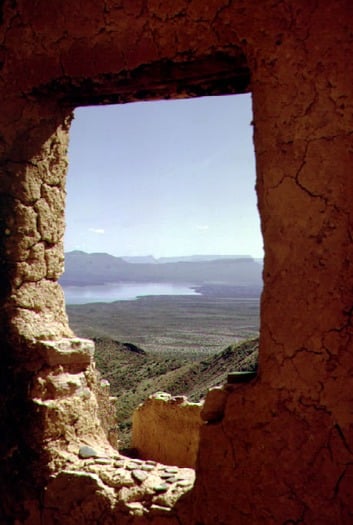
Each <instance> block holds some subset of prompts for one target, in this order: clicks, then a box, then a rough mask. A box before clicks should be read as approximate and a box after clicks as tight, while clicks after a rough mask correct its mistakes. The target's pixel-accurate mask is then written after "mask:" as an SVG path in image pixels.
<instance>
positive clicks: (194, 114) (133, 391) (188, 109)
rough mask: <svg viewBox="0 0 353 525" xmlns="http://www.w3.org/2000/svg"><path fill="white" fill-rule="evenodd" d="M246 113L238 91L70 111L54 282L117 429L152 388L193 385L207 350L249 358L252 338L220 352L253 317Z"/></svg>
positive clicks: (209, 354) (252, 203) (254, 248)
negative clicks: (106, 384) (62, 258)
mask: <svg viewBox="0 0 353 525" xmlns="http://www.w3.org/2000/svg"><path fill="white" fill-rule="evenodd" d="M251 120H252V113H251V97H250V95H233V96H230V95H228V96H224V97H203V98H200V99H188V100H175V101H160V102H142V103H131V104H126V105H119V106H118V105H115V106H102V107H90V108H79V109H77V110H76V111H75V119H74V121H73V124H72V129H71V135H70V150H69V173H68V186H67V188H68V198H67V208H66V216H67V230H66V238H65V252H66V263H65V267H66V271H65V274H64V276H63V277H62V279H61V283H62V285H63V288H64V291H65V297H66V302H67V310H68V314H69V318H70V324H71V326H72V328H73V329H74V330H75V332H76V333H77V335H79V336H82V337H90V338H93V339H94V340H95V342H96V361H97V366H98V368H99V369H100V370H101V372H102V373H103V376H104V377H105V378H107V379H108V380H109V381H110V383H111V390H112V394H114V395H118V397H119V409H118V417H119V421H120V422H121V430H122V431H123V433H124V432H125V431H126V435H127V436H128V433H129V429H130V426H131V422H130V416H131V412H132V410H133V408H134V407H135V406H136V404H138V403H139V402H141V401H142V400H143V399H145V398H146V397H147V396H148V395H149V394H151V393H153V392H154V391H156V390H166V391H169V392H170V393H172V394H182V393H185V394H189V397H190V399H191V400H197V398H199V397H200V396H203V395H204V388H205V387H206V386H210V384H211V383H212V377H208V376H209V375H210V372H209V371H210V369H211V368H212V359H214V358H215V355H222V358H221V361H220V363H221V365H220V366H222V367H223V368H224V370H223V371H224V374H226V372H227V370H228V369H227V366H228V367H229V366H232V367H236V366H238V367H242V366H243V368H244V367H245V368H246V366H254V356H252V358H251V353H252V350H254V351H255V347H256V344H255V345H254V344H253V343H250V346H249V347H248V348H247V347H246V346H245V347H244V348H245V350H242V352H243V354H241V352H240V353H239V356H238V361H237V359H236V358H235V357H234V355H235V352H234V349H233V350H228V353H227V351H226V350H225V349H227V348H229V347H230V345H234V343H239V342H241V341H244V340H247V339H253V338H255V337H256V336H257V334H258V327H259V296H260V292H261V288H262V281H261V265H262V237H261V232H260V226H259V218H258V213H257V206H256V195H255V191H254V185H255V160H254V148H253V143H252V129H251V125H250V123H251ZM137 298H138V299H137ZM251 345H252V346H251ZM231 348H233V347H231ZM240 354H241V355H243V357H244V358H245V361H246V359H247V358H248V360H250V361H249V362H248V365H246V363H245V364H244V363H243V364H242V362H241V359H240V357H241V355H240ZM227 356H228V357H229V356H230V357H231V358H232V359H233V360H234V363H233V364H231V363H230V361H228V362H227ZM249 356H250V357H249ZM251 359H252V361H251ZM249 363H250V365H249ZM221 371H222V370H221ZM206 376H207V377H208V379H207V381H208V382H207V381H205V377H206ZM196 377H198V378H200V381H199V383H200V386H199V387H195V388H193V389H192V388H191V385H192V384H197V381H195V378H196ZM216 382H217V381H216V380H215V384H216ZM211 386H212V385H211ZM183 390H184V391H183ZM190 392H191V394H190ZM127 440H128V437H127V438H126V440H125V443H124V445H125V446H128V441H127Z"/></svg>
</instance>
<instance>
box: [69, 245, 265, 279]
mask: <svg viewBox="0 0 353 525" xmlns="http://www.w3.org/2000/svg"><path fill="white" fill-rule="evenodd" d="M132 259H133V260H132ZM60 282H61V284H63V285H78V286H83V285H90V284H104V283H112V282H114V283H117V282H170V283H190V284H193V285H203V284H217V285H233V286H234V285H236V286H261V285H262V264H260V263H259V262H258V261H256V260H254V259H253V258H252V257H250V256H228V255H226V256H221V255H200V256H198V255H193V256H190V257H179V258H177V257H171V258H165V257H164V258H161V259H154V258H153V257H152V256H148V257H142V258H141V257H138V258H135V257H134V258H131V257H114V256H113V255H109V254H107V253H85V252H82V251H72V252H68V253H66V254H65V273H64V275H63V276H62V277H61V279H60Z"/></svg>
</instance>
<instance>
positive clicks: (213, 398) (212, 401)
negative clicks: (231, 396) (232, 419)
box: [200, 386, 228, 423]
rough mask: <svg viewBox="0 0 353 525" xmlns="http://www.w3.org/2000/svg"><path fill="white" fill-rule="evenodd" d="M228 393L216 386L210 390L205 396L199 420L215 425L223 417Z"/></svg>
mask: <svg viewBox="0 0 353 525" xmlns="http://www.w3.org/2000/svg"><path fill="white" fill-rule="evenodd" d="M227 396H228V392H226V391H225V390H224V389H223V387H219V386H216V387H214V388H211V389H210V390H209V391H208V393H207V396H206V399H205V403H204V406H203V408H202V410H201V414H200V415H201V419H203V421H207V422H208V423H217V422H218V421H221V420H222V419H223V416H224V407H225V404H226V399H227Z"/></svg>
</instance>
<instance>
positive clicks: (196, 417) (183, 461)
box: [132, 392, 202, 468]
mask: <svg viewBox="0 0 353 525" xmlns="http://www.w3.org/2000/svg"><path fill="white" fill-rule="evenodd" d="M200 412H201V404H200V403H189V402H188V401H187V399H186V397H185V396H176V397H173V396H171V395H170V394H167V393H165V392H157V393H156V394H152V395H151V396H150V397H149V398H148V399H147V400H146V401H145V402H144V403H142V404H141V405H140V406H138V407H137V409H136V410H135V411H134V414H133V418H132V447H133V449H135V450H136V452H137V454H138V457H139V458H142V459H153V460H155V461H159V462H160V463H165V464H166V465H177V466H178V467H190V468H195V464H196V458H197V453H198V450H199V439H200V427H201V424H202V420H201V416H200Z"/></svg>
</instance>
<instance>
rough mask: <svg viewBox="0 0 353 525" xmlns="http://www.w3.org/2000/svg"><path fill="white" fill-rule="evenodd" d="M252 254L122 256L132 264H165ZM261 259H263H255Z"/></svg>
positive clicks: (245, 257)
mask: <svg viewBox="0 0 353 525" xmlns="http://www.w3.org/2000/svg"><path fill="white" fill-rule="evenodd" d="M251 258H252V257H251V255H182V256H180V257H157V258H156V257H154V256H153V255H138V256H128V257H121V259H123V260H124V261H126V262H129V263H132V264H136V263H138V264H141V263H151V264H165V263H172V262H201V261H216V260H218V259H251ZM254 260H255V261H260V260H261V259H254Z"/></svg>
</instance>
